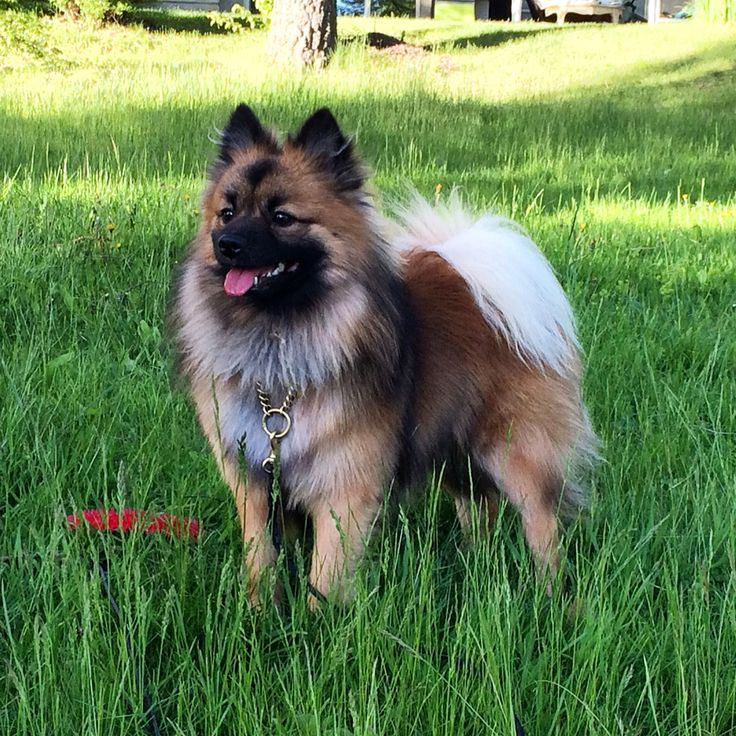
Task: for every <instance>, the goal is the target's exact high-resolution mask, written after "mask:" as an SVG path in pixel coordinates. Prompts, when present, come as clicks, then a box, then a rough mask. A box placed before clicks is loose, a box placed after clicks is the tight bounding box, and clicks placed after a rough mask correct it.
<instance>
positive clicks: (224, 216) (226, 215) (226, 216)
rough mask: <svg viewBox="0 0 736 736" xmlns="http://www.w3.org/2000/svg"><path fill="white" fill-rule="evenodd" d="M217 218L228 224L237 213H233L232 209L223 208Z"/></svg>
mask: <svg viewBox="0 0 736 736" xmlns="http://www.w3.org/2000/svg"><path fill="white" fill-rule="evenodd" d="M217 216H218V217H219V218H220V219H221V220H222V221H223V222H224V223H225V224H227V223H228V222H230V220H232V219H233V217H235V213H234V212H233V208H232V207H223V208H222V209H221V210H220V211H219V212H218V213H217Z"/></svg>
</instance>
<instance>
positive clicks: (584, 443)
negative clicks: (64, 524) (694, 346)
mask: <svg viewBox="0 0 736 736" xmlns="http://www.w3.org/2000/svg"><path fill="white" fill-rule="evenodd" d="M264 158H266V159H270V160H272V161H273V163H274V165H273V167H272V168H271V169H270V170H269V171H268V173H267V174H266V175H264V176H263V177H262V178H261V179H260V180H259V181H258V183H257V184H256V185H255V186H254V187H252V186H251V184H250V183H249V181H248V177H247V175H245V174H244V172H245V171H247V169H248V167H251V166H253V165H254V164H257V162H259V161H262V160H263V159H264ZM233 190H235V191H237V192H238V201H239V202H242V203H243V204H242V208H241V209H242V211H243V212H246V213H247V216H248V217H251V218H254V219H255V220H258V218H264V219H265V218H266V217H267V211H266V210H267V202H268V201H269V198H273V197H274V196H278V197H279V198H280V201H282V202H283V206H284V207H285V208H287V209H288V211H289V212H290V213H292V214H293V215H295V216H297V217H299V218H301V219H303V220H304V221H305V222H303V223H299V224H298V225H295V228H297V230H296V234H297V235H298V236H299V237H303V238H307V237H308V238H310V239H314V240H317V241H318V242H319V243H321V244H322V246H323V247H324V248H325V249H326V251H327V253H328V258H327V266H326V272H325V276H326V280H327V283H328V284H329V300H328V301H327V302H326V303H324V304H322V303H320V304H318V305H317V306H315V307H314V308H313V310H312V311H311V312H310V313H309V314H306V315H302V314H295V315H293V316H289V317H282V316H280V315H273V314H265V313H263V312H260V311H259V310H257V309H256V308H255V307H254V306H252V305H249V304H248V302H247V301H241V302H233V300H232V299H231V298H230V297H228V296H227V295H226V294H225V293H224V291H223V287H222V279H220V280H219V281H218V280H217V277H216V276H214V275H213V273H214V271H215V269H216V267H217V265H218V264H217V260H216V258H215V255H214V252H213V244H212V237H211V233H212V231H213V230H216V229H217V228H218V227H222V223H221V222H220V216H219V214H218V213H219V212H220V211H221V210H222V209H223V207H224V206H225V205H226V204H227V199H226V193H227V192H228V191H233ZM376 222H377V216H376V214H375V212H374V211H373V209H372V208H371V206H370V204H369V203H368V201H367V197H366V195H365V194H364V192H363V191H362V189H358V190H349V191H338V190H336V187H335V183H334V181H333V180H332V178H331V175H330V173H329V172H328V171H326V170H325V169H324V167H323V166H322V164H321V163H320V162H319V161H317V160H316V159H315V158H314V157H313V156H310V155H307V154H306V153H305V151H304V150H302V149H301V148H300V146H299V145H297V144H295V143H292V142H286V143H285V144H284V145H283V146H282V147H279V146H278V145H276V144H275V143H273V142H269V141H266V142H261V143H256V144H254V145H251V146H247V147H245V148H243V149H242V150H236V151H234V152H233V153H232V157H231V160H230V162H229V163H228V164H227V165H226V166H224V167H221V169H220V170H219V172H218V174H217V176H216V177H215V178H214V180H213V181H212V182H211V183H210V185H209V186H208V188H207V190H206V192H205V194H204V197H203V202H202V223H201V226H200V229H199V232H198V234H197V236H196V238H195V240H194V241H193V243H192V246H191V247H190V251H189V255H188V257H187V260H186V262H185V264H184V266H183V269H182V272H181V275H180V280H179V287H178V292H177V295H176V297H175V303H174V308H173V319H174V322H175V329H176V331H177V338H178V342H179V347H180V353H181V360H182V366H183V371H184V373H185V374H186V376H187V378H188V380H189V383H190V387H191V394H192V398H193V400H194V404H195V406H196V408H197V414H198V418H199V422H200V424H201V426H202V430H203V432H204V434H205V435H206V437H207V439H208V441H209V443H210V446H211V447H212V450H213V453H214V455H215V458H216V460H217V462H218V465H219V468H220V471H221V473H222V476H223V478H224V480H225V482H226V483H227V485H228V486H229V487H230V489H231V491H232V493H233V496H234V499H235V504H236V508H237V511H238V515H239V517H240V521H241V525H242V529H243V540H244V543H245V545H246V557H245V564H246V567H247V570H248V574H249V590H250V593H251V596H252V597H253V598H254V599H256V598H257V596H258V583H259V580H260V579H261V577H262V576H263V574H264V571H265V570H266V569H267V568H268V567H269V566H271V565H272V564H273V562H274V561H275V551H274V549H273V547H272V545H271V540H270V538H269V536H268V531H267V522H268V510H267V492H268V491H267V485H266V478H265V476H264V475H263V473H262V472H261V471H260V460H261V459H262V458H264V457H265V456H266V455H267V454H268V451H269V446H268V442H267V439H266V437H265V435H264V433H263V432H262V430H261V427H260V422H261V408H260V405H259V403H258V400H257V398H256V382H257V381H265V382H266V384H267V387H268V390H269V391H270V392H271V394H272V402H273V404H274V405H279V404H280V403H281V400H282V399H283V397H284V395H285V394H286V391H287V389H288V388H289V387H291V386H293V387H296V388H297V389H299V391H300V396H299V398H298V400H297V401H296V403H295V404H294V405H293V407H292V408H291V410H290V415H291V418H292V430H291V431H290V433H289V434H288V436H287V437H286V438H285V440H284V441H283V443H282V446H281V474H282V479H283V481H284V483H285V484H286V485H288V491H289V492H288V499H287V503H288V508H287V510H299V511H300V512H302V513H304V514H306V515H307V516H308V517H310V518H311V521H312V526H313V531H314V537H315V541H314V550H313V555H312V562H311V569H310V580H311V582H312V584H313V585H314V586H315V588H316V589H317V590H319V591H320V592H321V593H323V594H326V595H334V596H335V597H337V598H342V599H345V598H348V597H349V595H350V585H349V581H350V578H351V576H352V574H353V572H354V569H355V566H356V565H357V563H358V561H359V560H360V557H361V555H362V551H363V548H364V545H365V543H366V541H367V539H368V537H369V535H370V532H371V529H372V526H373V524H374V522H375V520H376V518H377V515H378V513H379V510H380V508H381V504H382V501H383V498H384V494H385V491H386V488H387V486H388V485H389V484H390V483H391V482H392V478H393V474H394V473H395V472H396V471H397V467H398V465H399V461H400V460H401V462H405V461H406V460H407V459H406V458H404V459H403V460H402V459H401V458H402V448H405V447H411V448H412V452H413V453H414V454H415V455H416V457H417V458H421V460H422V462H425V463H426V462H433V463H434V464H435V467H441V466H444V465H445V464H446V463H449V461H450V457H449V455H448V454H447V453H448V452H449V451H450V450H451V449H452V447H457V448H463V452H464V453H466V455H465V458H466V459H467V460H468V462H470V463H472V464H473V466H474V467H475V468H477V469H478V471H479V474H478V477H477V478H474V479H473V480H474V484H475V485H474V490H473V494H472V497H471V495H469V493H468V490H467V489H466V488H465V487H464V486H465V484H464V481H463V477H462V476H463V474H464V473H465V470H464V469H463V462H460V464H459V469H458V468H454V470H453V473H454V475H453V474H452V473H450V468H449V465H448V472H447V476H446V477H445V479H444V482H443V485H444V487H445V489H446V490H447V492H448V493H449V494H450V495H451V496H452V498H453V499H454V501H455V505H456V510H457V514H458V518H459V520H460V523H461V525H462V527H463V528H464V529H468V528H470V526H471V520H472V518H473V507H472V504H473V503H474V502H477V503H479V509H480V514H481V517H482V518H481V522H482V524H483V525H484V527H485V528H486V529H488V528H489V527H490V526H492V524H493V523H494V521H495V515H496V493H497V492H501V493H503V494H505V496H506V497H507V498H508V499H509V501H510V502H511V504H513V506H514V507H516V508H517V509H518V511H519V513H520V515H521V518H522V522H523V524H524V531H525V534H526V537H527V540H528V542H529V546H530V548H531V550H532V552H533V554H534V557H535V560H536V562H537V565H538V567H539V569H540V570H542V571H545V570H546V571H548V572H549V574H551V575H554V573H555V571H556V569H557V564H558V553H557V547H558V533H557V521H556V512H557V511H558V507H559V506H560V505H562V504H563V503H564V501H565V499H572V500H573V501H575V499H574V496H573V494H572V490H573V486H572V485H568V486H565V485H564V482H563V479H565V478H566V477H568V476H569V475H570V473H569V472H568V471H570V470H571V467H572V465H574V464H575V463H576V462H577V460H578V459H579V458H580V457H581V456H584V455H585V454H586V453H588V454H589V453H590V451H591V448H592V444H593V441H594V436H593V434H592V431H591V429H590V426H589V423H588V420H587V415H586V413H585V409H584V406H583V404H582V401H581V397H580V373H581V369H580V366H579V361H578V360H577V358H573V360H572V361H571V362H570V365H569V366H568V368H567V369H565V370H564V371H555V370H552V369H545V368H543V367H539V366H537V365H535V364H532V363H530V362H527V361H525V360H524V359H523V357H522V356H520V355H519V353H518V351H517V350H515V349H513V348H512V347H510V345H509V344H508V343H507V342H506V341H505V339H504V338H503V337H501V336H500V335H499V334H498V333H497V332H496V331H495V330H494V329H492V328H491V327H490V326H489V324H488V323H487V322H486V320H485V319H484V317H483V314H482V312H481V310H480V309H479V307H478V305H477V304H476V302H475V301H474V299H473V295H472V294H471V292H470V290H469V288H468V285H467V284H466V282H465V281H464V280H463V278H462V277H461V276H460V275H459V274H458V273H457V271H455V270H454V269H453V267H452V266H451V265H450V264H449V263H448V262H447V261H446V260H444V259H443V258H442V257H441V256H440V255H438V254H437V253H433V252H430V251H427V250H422V249H416V250H413V251H410V252H408V253H405V254H404V255H403V260H401V261H400V262H399V259H398V258H397V256H396V255H394V254H393V252H392V251H391V250H390V248H389V247H388V245H387V244H386V243H384V242H383V240H382V237H381V234H380V233H378V232H376ZM376 263H380V264H382V265H381V268H383V269H384V271H382V272H377V274H378V275H377V276H376V278H381V274H382V273H383V274H384V275H385V274H386V273H398V275H399V278H398V279H397V282H398V283H402V282H403V285H402V287H401V288H402V289H403V290H405V295H406V300H407V308H408V309H410V311H411V314H412V315H413V320H414V321H413V322H412V325H411V329H410V330H409V332H408V333H407V334H406V335H403V336H402V335H401V334H399V333H398V332H397V328H396V315H393V316H392V315H391V314H389V312H390V308H391V304H389V306H388V307H386V308H383V307H382V308H377V307H376V302H375V298H374V297H375V295H374V294H373V293H372V289H373V288H376V289H380V288H381V284H375V286H374V284H373V282H372V281H371V277H370V276H371V273H372V272H373V269H375V268H376V266H375V264H376ZM402 293H403V292H402ZM397 303H398V302H397ZM392 320H393V321H392ZM402 341H408V342H410V343H411V350H410V351H409V353H408V354H410V355H411V356H412V361H411V364H410V365H409V364H407V366H406V371H407V375H410V377H411V381H410V382H409V383H408V384H407V385H406V386H404V387H403V388H402V387H401V386H400V385H399V384H400V383H401V377H402V371H401V370H399V372H398V373H397V375H395V376H393V377H392V376H388V378H386V388H381V386H382V384H381V382H380V381H381V380H382V379H381V376H380V375H379V374H380V370H384V369H380V365H382V364H381V361H382V360H384V359H385V360H386V365H387V366H390V365H392V363H391V361H392V360H395V359H397V358H396V356H399V355H401V354H403V353H402V351H404V350H406V348H407V345H405V344H403V343H402ZM571 352H572V353H573V354H574V348H573V347H571ZM361 356H363V357H362V358H361ZM365 356H372V357H370V360H369V363H370V361H373V363H375V365H373V364H372V365H373V368H372V370H374V372H375V371H378V374H376V375H377V377H376V376H374V377H373V379H370V380H372V381H373V383H371V384H370V385H369V384H368V383H365V385H364V383H363V381H364V375H363V373H361V371H362V370H363V369H362V368H361V363H360V360H365V359H366V358H365ZM376 366H379V367H378V368H377V367H376ZM379 369H380V370H379ZM385 370H389V369H388V368H386V369H385ZM365 381H366V382H367V381H369V378H368V376H367V374H366V376H365ZM390 391H398V392H399V393H398V394H397V395H395V396H393V398H392V397H391V396H389V392H390ZM407 418H409V419H410V421H411V426H405V424H406V422H407V421H409V419H407ZM243 441H245V449H243V447H241V444H242V442H243ZM243 453H245V456H246V457H247V458H248V459H249V462H250V463H251V467H250V468H248V469H247V470H246V472H245V474H244V475H243V473H242V472H241V468H240V467H239V462H238V461H237V458H239V457H242V455H243ZM411 459H412V458H408V460H409V461H411ZM461 461H462V458H461ZM311 604H312V605H314V604H315V600H314V599H312V600H311Z"/></svg>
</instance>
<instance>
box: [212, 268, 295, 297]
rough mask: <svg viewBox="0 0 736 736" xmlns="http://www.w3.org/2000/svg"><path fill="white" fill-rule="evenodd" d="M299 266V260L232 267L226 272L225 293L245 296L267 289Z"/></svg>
mask: <svg viewBox="0 0 736 736" xmlns="http://www.w3.org/2000/svg"><path fill="white" fill-rule="evenodd" d="M298 268H299V263H298V262H297V261H291V262H286V263H277V264H276V265H275V266H274V265H269V266H260V267H259V268H231V269H230V270H229V271H228V272H227V273H226V274H225V293H226V294H227V295H228V296H243V294H246V293H247V292H249V291H253V290H260V289H267V288H269V287H270V286H271V285H273V284H275V283H278V282H280V281H281V280H282V279H286V278H288V277H289V275H290V274H293V273H294V272H295V271H296V270H297V269H298Z"/></svg>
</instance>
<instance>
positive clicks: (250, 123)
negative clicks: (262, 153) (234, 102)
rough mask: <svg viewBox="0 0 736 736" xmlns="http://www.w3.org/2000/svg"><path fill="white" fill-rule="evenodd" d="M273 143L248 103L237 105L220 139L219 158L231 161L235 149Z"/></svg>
mask: <svg viewBox="0 0 736 736" xmlns="http://www.w3.org/2000/svg"><path fill="white" fill-rule="evenodd" d="M259 143H260V144H266V145H273V144H274V140H273V138H272V136H271V134H270V133H269V132H268V131H267V130H266V129H265V128H264V127H263V126H262V125H261V121H260V120H259V119H258V118H257V117H256V114H255V113H254V112H253V110H251V109H250V107H248V105H244V104H242V103H241V104H240V105H238V106H237V107H236V108H235V110H234V111H233V114H232V115H231V116H230V121H229V122H228V124H227V127H226V128H225V130H224V131H223V132H222V137H221V139H220V158H221V159H222V160H223V161H225V162H228V163H229V162H230V161H232V155H233V153H234V152H235V151H238V150H242V149H245V148H250V147H251V146H255V145H257V144H259Z"/></svg>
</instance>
